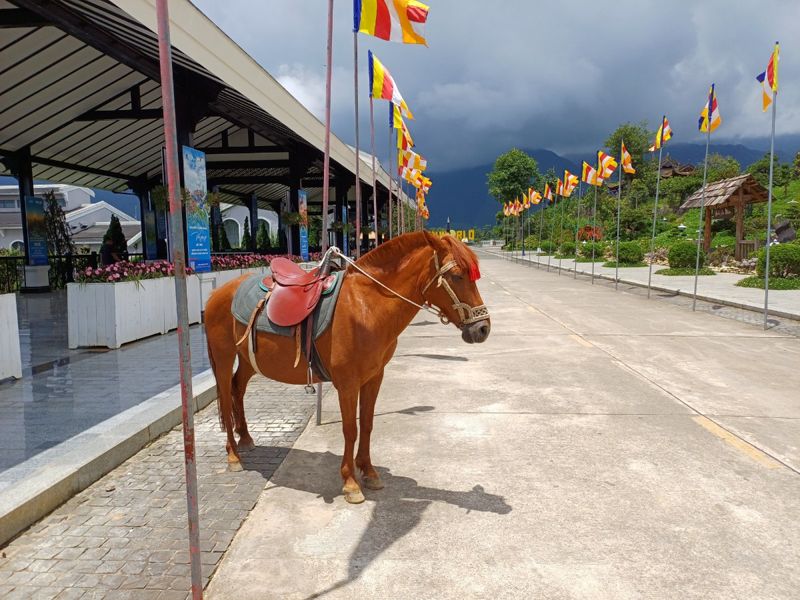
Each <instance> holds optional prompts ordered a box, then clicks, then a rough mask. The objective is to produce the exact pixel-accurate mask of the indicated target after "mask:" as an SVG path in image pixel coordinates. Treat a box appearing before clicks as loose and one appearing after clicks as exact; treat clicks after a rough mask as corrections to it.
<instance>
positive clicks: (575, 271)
mask: <svg viewBox="0 0 800 600" xmlns="http://www.w3.org/2000/svg"><path fill="white" fill-rule="evenodd" d="M582 191H583V187H582V186H581V183H580V182H578V215H577V217H576V221H575V258H574V259H573V266H574V268H573V273H572V278H573V279H577V278H578V235H579V233H580V231H581V192H582Z"/></svg>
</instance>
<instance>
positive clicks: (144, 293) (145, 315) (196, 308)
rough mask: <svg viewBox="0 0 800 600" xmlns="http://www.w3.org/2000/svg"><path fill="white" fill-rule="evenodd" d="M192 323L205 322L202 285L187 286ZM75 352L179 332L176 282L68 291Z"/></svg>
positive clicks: (76, 286) (192, 280) (75, 286)
mask: <svg viewBox="0 0 800 600" xmlns="http://www.w3.org/2000/svg"><path fill="white" fill-rule="evenodd" d="M186 283H187V289H188V295H189V302H188V304H189V323H199V322H200V301H201V299H200V281H199V280H198V279H197V276H196V275H190V276H189V277H187V280H186ZM67 312H68V317H67V325H68V332H69V347H70V348H79V347H86V346H105V347H107V348H119V347H120V346H122V344H126V343H128V342H132V341H135V340H140V339H142V338H146V337H149V336H151V335H155V334H158V333H162V334H163V333H167V332H168V331H170V330H172V329H175V328H176V327H177V314H176V300H175V278H174V277H162V278H160V279H145V280H143V281H140V282H133V281H126V282H122V283H85V284H84V283H70V284H68V285H67Z"/></svg>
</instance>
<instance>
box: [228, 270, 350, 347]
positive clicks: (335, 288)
mask: <svg viewBox="0 0 800 600" xmlns="http://www.w3.org/2000/svg"><path fill="white" fill-rule="evenodd" d="M271 274H272V273H271V272H270V271H269V269H267V274H266V275H267V276H270V275H271ZM331 275H333V276H334V277H336V281H335V282H334V283H333V285H332V286H331V287H329V288H328V289H327V290H325V291H324V292H322V297H321V298H320V300H319V303H318V304H317V307H316V308H315V309H314V331H313V339H315V340H316V339H317V338H318V337H319V336H321V335H322V334H323V333H325V331H326V330H327V329H328V327H330V325H331V323H332V322H333V313H334V311H335V310H336V302H337V300H338V299H339V292H341V290H342V282H343V281H344V271H334V272H333V273H331ZM264 277H265V275H253V276H252V277H249V278H248V279H245V280H244V281H243V282H242V283H241V285H240V286H239V288H238V289H237V290H236V294H234V296H233V306H232V307H231V312H232V313H233V316H234V318H235V319H236V320H237V321H239V322H240V323H242V324H243V325H247V324H248V323H249V322H250V317H251V316H252V314H253V310H254V309H255V307H256V304H258V302H259V300H261V299H262V298H263V297H264V295H265V294H266V290H265V289H264V288H263V287H262V286H261V281H262V279H264ZM267 304H269V300H267ZM255 327H256V330H257V331H263V332H264V333H272V334H275V335H282V336H285V337H291V336H292V335H294V327H281V326H279V325H275V323H273V322H272V321H270V320H269V318H268V317H267V310H266V308H265V309H264V310H262V311H261V314H260V315H258V319H257V320H256V324H255ZM303 333H304V334H305V331H304V332H303Z"/></svg>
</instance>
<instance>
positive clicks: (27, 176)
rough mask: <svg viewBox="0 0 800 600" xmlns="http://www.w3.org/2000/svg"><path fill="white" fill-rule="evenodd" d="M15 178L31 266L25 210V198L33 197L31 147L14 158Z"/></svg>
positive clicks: (23, 233) (26, 147)
mask: <svg viewBox="0 0 800 600" xmlns="http://www.w3.org/2000/svg"><path fill="white" fill-rule="evenodd" d="M14 161H15V164H14V165H13V166H14V176H15V177H16V178H17V184H18V186H19V210H20V218H21V219H22V241H23V243H24V244H25V264H26V265H27V264H30V263H29V262H28V261H29V260H30V254H29V252H28V228H27V227H26V225H25V223H26V219H27V211H26V210H25V196H33V163H32V162H31V149H30V147H29V146H25V147H24V148H21V149H20V150H19V152H17V154H16V156H15V157H14Z"/></svg>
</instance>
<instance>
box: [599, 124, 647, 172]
mask: <svg viewBox="0 0 800 600" xmlns="http://www.w3.org/2000/svg"><path fill="white" fill-rule="evenodd" d="M650 138H651V133H650V131H649V130H648V128H647V121H642V122H641V123H623V124H622V125H620V126H619V127H617V128H616V129H615V130H614V132H613V133H612V134H611V135H609V136H608V139H606V141H605V145H606V150H607V151H608V153H609V154H611V156H615V157H617V159H619V151H620V145H621V143H622V142H623V141H624V142H625V147H626V148H627V149H628V152H630V153H631V158H632V159H633V167H634V168H635V169H636V172H637V173H638V172H639V169H640V167H641V165H642V163H643V162H644V160H643V157H644V153H645V151H646V150H647V148H648V147H649V146H650Z"/></svg>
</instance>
